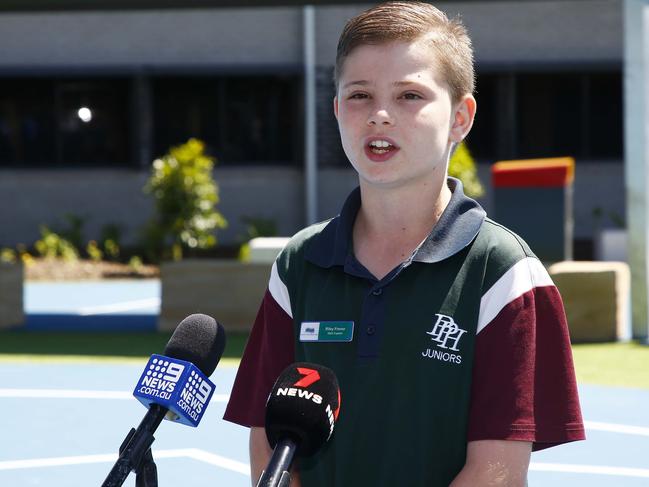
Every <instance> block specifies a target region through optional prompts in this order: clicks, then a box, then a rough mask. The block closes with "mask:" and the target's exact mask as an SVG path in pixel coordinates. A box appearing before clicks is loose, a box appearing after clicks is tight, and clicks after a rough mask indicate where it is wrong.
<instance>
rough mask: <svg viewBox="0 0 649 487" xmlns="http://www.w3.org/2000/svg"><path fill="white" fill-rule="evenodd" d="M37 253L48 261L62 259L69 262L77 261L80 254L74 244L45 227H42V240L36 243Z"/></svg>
mask: <svg viewBox="0 0 649 487" xmlns="http://www.w3.org/2000/svg"><path fill="white" fill-rule="evenodd" d="M34 247H35V248H36V252H38V254H39V255H40V256H41V257H44V258H47V259H56V258H62V259H63V260H67V261H75V260H77V259H78V258H79V252H78V251H77V249H76V248H75V247H74V245H72V243H71V242H70V241H69V240H67V239H65V238H63V237H62V236H60V235H59V234H57V233H54V232H53V231H51V230H50V229H49V228H48V227H46V226H45V225H42V226H41V238H40V239H39V240H37V241H36V243H34Z"/></svg>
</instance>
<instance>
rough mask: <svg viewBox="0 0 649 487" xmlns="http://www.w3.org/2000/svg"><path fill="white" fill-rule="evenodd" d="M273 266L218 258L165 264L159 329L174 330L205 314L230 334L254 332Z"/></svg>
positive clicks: (161, 278) (162, 278)
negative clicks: (179, 325)
mask: <svg viewBox="0 0 649 487" xmlns="http://www.w3.org/2000/svg"><path fill="white" fill-rule="evenodd" d="M271 266H272V264H253V263H242V262H239V261H235V260H217V259H214V260H210V259H186V260H182V261H179V262H168V263H163V264H162V265H161V266H160V280H161V287H162V291H161V294H162V301H161V304H160V318H159V321H158V329H159V330H161V331H171V330H173V329H174V328H175V327H176V326H177V325H178V323H180V322H181V321H182V320H183V319H184V318H185V317H187V316H188V315H190V314H192V313H204V314H206V315H210V316H212V317H213V318H214V319H216V320H217V321H218V322H220V323H221V324H222V325H223V326H224V327H225V329H226V331H240V332H248V331H250V329H251V328H252V324H253V323H254V321H255V317H256V315H257V309H258V308H259V304H260V303H261V300H262V298H263V296H264V292H265V291H266V288H267V287H268V278H269V277H270V269H271Z"/></svg>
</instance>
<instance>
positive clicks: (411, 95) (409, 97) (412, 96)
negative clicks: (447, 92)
mask: <svg viewBox="0 0 649 487" xmlns="http://www.w3.org/2000/svg"><path fill="white" fill-rule="evenodd" d="M402 97H403V98H405V99H406V100H421V99H422V96H421V95H418V94H417V93H404V94H403V95H402Z"/></svg>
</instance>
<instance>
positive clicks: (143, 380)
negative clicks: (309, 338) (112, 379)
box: [102, 314, 225, 487]
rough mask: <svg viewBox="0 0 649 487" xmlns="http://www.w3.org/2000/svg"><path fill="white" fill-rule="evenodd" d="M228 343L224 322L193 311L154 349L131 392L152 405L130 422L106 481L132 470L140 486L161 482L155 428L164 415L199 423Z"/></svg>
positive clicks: (115, 482) (111, 483)
mask: <svg viewBox="0 0 649 487" xmlns="http://www.w3.org/2000/svg"><path fill="white" fill-rule="evenodd" d="M224 348H225V332H224V330H223V326H222V325H221V324H220V323H217V322H216V321H215V320H214V318H212V317H210V316H207V315H203V314H193V315H190V316H188V317H187V318H185V319H184V320H183V321H181V322H180V324H179V325H178V326H177V327H176V329H175V330H174V332H173V334H172V335H171V338H170V339H169V342H168V343H167V346H166V347H165V349H164V355H157V354H154V355H152V356H151V358H150V359H149V361H148V363H147V364H146V367H145V368H144V372H142V375H141V376H140V379H139V380H138V383H137V385H136V386H135V390H134V391H133V395H134V396H135V397H136V398H137V399H138V400H139V401H140V402H141V403H142V404H144V405H145V406H147V407H148V408H149V410H148V411H147V413H146V414H145V415H144V418H143V419H142V421H141V422H140V425H139V426H138V427H137V429H134V428H132V429H131V431H130V432H129V433H128V435H127V436H126V438H125V439H124V441H123V443H122V445H121V446H120V448H119V458H118V459H117V461H116V462H115V465H114V466H113V468H112V469H111V471H110V472H109V474H108V476H107V477H106V480H104V483H103V484H102V487H116V486H121V485H122V484H123V483H124V481H125V480H126V477H128V475H129V473H130V472H131V471H135V472H136V475H137V476H138V477H142V479H143V481H142V482H141V481H140V480H142V479H140V478H138V480H137V485H138V487H139V486H140V485H142V486H144V487H150V486H156V485H157V472H156V467H155V464H154V463H153V456H152V454H151V445H152V444H153V441H154V440H155V438H154V437H153V433H154V432H155V430H156V429H157V428H158V426H159V425H160V423H161V422H162V420H163V419H165V418H166V419H168V420H170V421H175V422H179V423H183V424H186V425H189V426H193V427H196V426H198V423H199V422H200V420H201V418H202V417H203V414H204V413H205V409H206V407H207V404H208V403H209V400H210V399H211V397H212V394H213V393H214V384H213V383H212V382H211V381H210V380H209V379H208V376H210V375H212V372H214V369H215V368H216V366H217V364H218V363H219V360H220V359H221V355H223V350H224Z"/></svg>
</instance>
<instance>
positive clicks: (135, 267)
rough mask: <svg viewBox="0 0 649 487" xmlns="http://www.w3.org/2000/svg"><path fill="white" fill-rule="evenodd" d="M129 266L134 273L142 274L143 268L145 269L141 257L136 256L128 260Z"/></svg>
mask: <svg viewBox="0 0 649 487" xmlns="http://www.w3.org/2000/svg"><path fill="white" fill-rule="evenodd" d="M128 266H129V267H130V268H131V270H132V271H133V272H140V271H141V270H142V267H144V264H143V263H142V259H141V258H140V257H139V256H137V255H134V256H132V257H131V258H130V259H129V260H128Z"/></svg>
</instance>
